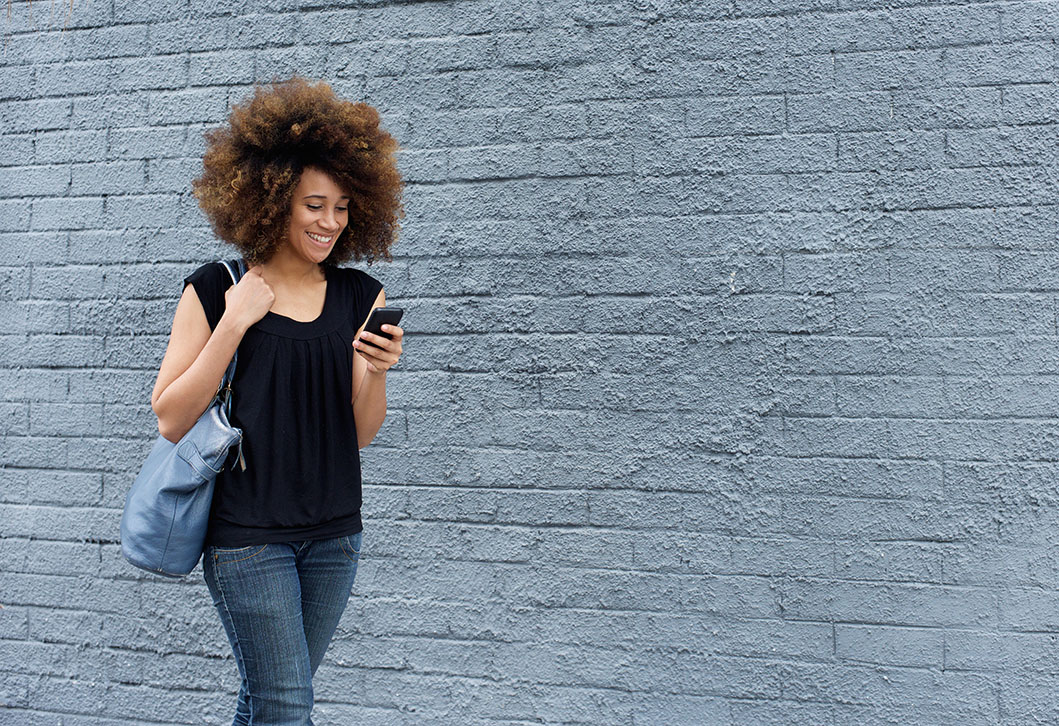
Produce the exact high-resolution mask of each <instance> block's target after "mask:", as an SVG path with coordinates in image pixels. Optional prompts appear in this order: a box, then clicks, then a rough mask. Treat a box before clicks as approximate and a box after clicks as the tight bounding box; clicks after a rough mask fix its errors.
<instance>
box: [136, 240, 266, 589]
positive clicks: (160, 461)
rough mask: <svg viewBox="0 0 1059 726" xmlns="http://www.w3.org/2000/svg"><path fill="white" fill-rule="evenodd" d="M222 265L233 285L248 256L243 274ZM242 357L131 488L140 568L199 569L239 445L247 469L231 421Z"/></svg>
mask: <svg viewBox="0 0 1059 726" xmlns="http://www.w3.org/2000/svg"><path fill="white" fill-rule="evenodd" d="M221 263H222V264H223V265H224V266H225V268H226V269H227V270H228V274H229V275H231V276H232V281H233V283H238V282H239V280H240V278H242V276H243V274H244V273H245V272H246V265H245V263H244V262H243V260H242V259H240V260H239V261H238V262H237V266H238V270H237V272H233V271H232V267H231V265H230V264H229V263H228V262H226V261H224V260H221ZM238 358H239V354H238V352H237V353H236V355H235V356H233V357H232V361H231V362H230V363H229V364H228V368H227V370H225V372H224V377H223V378H222V379H221V384H220V386H218V388H217V393H216V395H215V396H214V397H213V400H212V401H210V405H209V406H207V407H206V410H205V412H203V414H202V415H201V416H199V420H198V421H196V422H195V425H194V426H192V427H191V430H190V431H188V432H187V433H186V434H184V436H183V437H182V438H181V439H180V441H178V442H177V443H175V444H174V443H173V442H172V441H169V440H168V439H166V438H164V437H162V436H159V437H158V439H157V440H156V441H155V442H154V448H152V449H151V453H150V454H149V455H148V456H147V461H145V462H144V464H143V467H141V469H140V473H139V474H138V475H137V476H136V480H135V481H134V482H133V483H132V487H131V488H130V489H129V494H128V496H127V497H126V498H125V510H124V511H123V512H122V515H121V552H122V554H123V555H125V559H127V560H128V561H129V562H130V563H132V564H133V565H135V566H136V567H139V568H141V569H144V570H148V571H150V572H154V573H156V574H159V575H165V576H167V577H183V576H184V575H186V574H188V573H189V572H191V571H192V570H193V569H195V565H197V564H198V562H199V558H200V557H201V556H202V550H203V544H204V543H205V541H206V524H207V522H208V520H209V515H210V502H211V501H212V499H213V485H214V482H215V480H216V478H217V475H218V474H219V473H220V472H221V470H222V469H223V468H224V463H225V460H226V459H227V458H228V454H229V450H230V449H231V447H232V446H233V445H235V444H238V445H239V454H238V457H237V461H238V462H239V464H240V465H241V466H242V468H243V469H244V470H245V469H246V461H245V460H244V459H243V432H242V430H241V429H237V428H235V427H233V426H232V425H231V424H230V423H229V422H228V417H229V416H230V415H231V407H232V378H233V377H234V376H235V363H236V360H237V359H238ZM232 466H233V467H234V466H235V464H234V463H233V464H232Z"/></svg>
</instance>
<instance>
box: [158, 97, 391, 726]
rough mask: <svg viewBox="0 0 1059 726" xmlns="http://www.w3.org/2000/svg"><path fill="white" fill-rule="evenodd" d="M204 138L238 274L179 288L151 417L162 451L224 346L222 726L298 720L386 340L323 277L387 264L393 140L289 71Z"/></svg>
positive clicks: (364, 294)
mask: <svg viewBox="0 0 1059 726" xmlns="http://www.w3.org/2000/svg"><path fill="white" fill-rule="evenodd" d="M206 138H207V142H208V148H207V151H206V154H205V157H204V159H203V165H204V169H205V171H204V173H203V175H202V176H201V177H200V178H198V179H196V180H195V181H194V183H193V184H194V192H195V196H196V197H197V199H198V201H199V204H200V206H201V207H202V209H203V210H204V211H205V213H206V216H207V217H208V218H209V220H210V223H211V224H212V226H213V229H214V231H215V232H216V233H217V235H218V236H219V237H220V238H221V239H222V240H224V241H225V242H227V243H230V244H232V245H234V246H235V247H236V248H237V249H238V250H239V252H240V253H241V254H242V257H243V258H244V259H245V260H246V263H247V267H248V268H249V269H248V270H247V272H246V274H245V275H244V276H243V277H242V279H240V281H239V283H238V284H236V285H232V281H231V278H230V276H229V275H228V272H227V271H226V269H225V268H224V266H223V265H222V264H220V263H216V262H214V263H210V264H206V265H203V266H201V267H199V268H198V269H197V270H195V271H194V272H193V273H192V274H191V275H189V276H188V277H187V278H186V279H185V280H184V283H185V287H184V292H183V295H182V296H181V298H180V302H179V303H178V305H177V309H176V313H175V315H174V318H173V330H172V335H171V336H170V339H169V346H168V349H167V350H166V353H165V358H164V360H163V361H162V365H161V369H160V370H159V373H158V381H157V383H156V384H155V387H154V393H153V395H152V396H151V407H152V408H153V409H154V412H155V414H157V416H158V428H159V431H160V432H161V434H162V435H163V436H164V437H165V438H167V439H169V440H170V441H177V440H179V439H180V437H181V436H183V434H184V433H185V432H187V431H188V430H189V429H190V428H191V426H192V424H194V423H195V421H196V419H197V418H198V416H199V415H200V414H201V413H202V412H203V411H204V410H205V409H206V407H207V405H208V404H209V403H210V401H211V399H212V398H213V396H214V394H215V392H216V390H217V386H218V384H219V383H220V380H221V378H222V376H223V374H224V370H225V368H226V367H227V366H228V363H229V362H230V360H231V358H232V356H233V354H234V353H235V352H236V349H238V352H239V357H238V360H237V363H236V371H235V377H234V380H233V383H232V391H233V404H232V415H231V419H232V425H233V426H236V427H239V428H241V429H242V430H243V447H242V455H243V456H242V459H240V460H238V461H236V459H237V458H238V457H237V456H236V452H234V451H233V453H232V457H231V458H230V459H229V463H230V465H229V466H227V467H226V468H225V469H224V471H222V472H221V474H220V475H219V476H218V477H217V482H216V488H215V490H214V497H213V502H212V507H211V511H210V521H209V527H208V531H207V536H206V547H205V551H204V554H203V575H204V577H205V580H206V585H207V587H208V588H209V591H210V594H211V595H212V597H213V603H214V605H215V606H216V608H217V611H218V613H219V614H220V618H221V622H222V623H223V625H224V629H225V631H226V632H227V634H228V639H229V641H230V642H231V645H232V651H233V653H234V654H235V660H236V663H237V665H238V667H239V674H240V676H241V677H242V684H241V687H240V689H239V698H238V702H237V706H236V714H235V719H234V721H233V724H254V725H255V726H257V725H259V724H311V723H312V722H311V720H310V718H309V714H310V712H311V711H312V707H313V690H312V676H313V673H314V672H315V671H316V668H317V666H319V665H320V661H321V660H323V656H324V652H325V651H326V650H327V646H328V644H329V643H330V641H331V637H332V635H333V634H334V631H335V628H336V627H337V625H338V621H339V618H340V617H341V615H342V612H343V610H344V609H345V606H346V602H347V600H348V598H349V594H350V589H351V587H352V585H353V580H354V577H355V576H356V571H357V560H358V558H359V557H360V549H361V547H360V545H361V540H362V527H361V519H360V504H361V481H360V458H359V454H358V450H359V449H361V448H363V447H365V446H367V445H368V443H370V442H371V440H372V439H373V438H374V437H375V434H376V433H377V432H378V430H379V427H380V426H381V425H382V422H383V419H384V418H385V416H386V373H387V371H388V370H389V369H390V368H391V367H392V366H393V365H394V363H396V362H397V360H398V359H399V358H400V355H401V350H402V338H403V336H404V331H403V330H402V329H401V328H399V327H397V326H384V327H383V331H384V332H386V333H387V334H388V335H390V336H392V338H390V339H387V338H385V337H382V336H376V335H372V334H370V333H367V332H363V330H362V328H363V325H364V322H365V319H366V317H367V315H368V313H369V312H370V311H371V309H372V308H374V307H382V306H385V304H386V295H385V293H384V291H383V289H382V285H381V283H379V281H378V280H376V279H375V278H373V277H371V276H370V275H368V274H366V273H364V272H361V271H359V270H356V269H353V268H342V267H337V265H338V264H339V263H342V262H345V261H347V260H349V259H351V258H353V259H357V260H361V259H365V260H367V261H369V262H370V261H373V260H374V259H376V258H378V257H382V258H383V259H386V260H391V259H392V258H391V257H390V254H389V247H390V245H391V244H392V243H393V241H394V239H395V237H396V234H397V230H398V220H399V218H400V217H401V216H403V210H402V208H401V193H402V188H403V187H402V181H401V178H400V175H399V173H398V171H397V167H396V163H395V158H394V152H395V151H396V149H397V143H396V141H395V140H394V139H393V137H391V136H390V135H389V134H388V133H386V132H385V131H383V130H382V129H380V128H379V115H378V112H377V111H376V110H375V109H373V108H371V107H370V106H367V105H365V104H363V103H351V102H348V101H342V100H340V99H338V98H337V97H335V95H334V93H333V92H332V91H331V89H330V87H329V86H328V85H326V84H324V83H319V84H316V85H311V84H309V83H308V82H307V81H305V80H304V79H301V78H297V77H295V78H294V79H292V80H290V81H287V82H284V83H275V84H273V85H272V86H271V87H266V88H257V89H256V91H255V94H254V96H253V98H252V99H251V100H250V101H248V102H246V103H245V104H242V105H240V106H237V107H235V108H234V109H233V111H232V114H231V117H230V119H229V123H228V125H227V126H225V127H222V128H220V129H217V130H215V131H212V132H210V133H208V134H207V136H206ZM189 283H190V284H189ZM363 341H370V342H371V343H374V344H375V345H377V346H379V347H377V348H373V347H372V346H371V345H366V344H365V343H364V342H363ZM355 353H356V354H355ZM354 439H355V444H356V445H354ZM244 463H245V468H244V466H243V464H244Z"/></svg>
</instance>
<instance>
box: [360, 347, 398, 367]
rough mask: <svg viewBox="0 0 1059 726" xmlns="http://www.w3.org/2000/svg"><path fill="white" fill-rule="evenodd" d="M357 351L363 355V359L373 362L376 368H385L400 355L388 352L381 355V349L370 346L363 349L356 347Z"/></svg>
mask: <svg viewBox="0 0 1059 726" xmlns="http://www.w3.org/2000/svg"><path fill="white" fill-rule="evenodd" d="M357 352H358V353H360V354H361V355H362V356H364V360H366V361H368V362H370V363H373V364H374V365H375V366H376V367H377V368H380V369H382V370H385V369H387V368H389V367H390V366H392V365H393V364H394V363H396V362H397V359H398V358H399V357H400V356H397V355H393V354H389V355H383V354H382V352H381V351H378V350H372V349H371V348H370V346H369V347H368V348H365V349H363V350H362V349H360V348H358V349H357Z"/></svg>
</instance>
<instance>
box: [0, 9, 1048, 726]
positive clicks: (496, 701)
mask: <svg viewBox="0 0 1059 726" xmlns="http://www.w3.org/2000/svg"><path fill="white" fill-rule="evenodd" d="M2 22H4V23H5V25H4V31H5V40H4V43H5V47H4V55H3V58H2V68H0V124H2V126H0V604H2V606H3V607H2V609H0V706H2V710H0V724H3V725H4V726H44V725H45V724H47V725H49V726H53V725H56V724H62V725H63V726H127V725H129V724H143V723H151V724H158V725H165V726H171V725H175V724H226V723H228V722H229V721H230V719H231V713H232V711H233V709H234V693H235V688H236V684H237V676H236V668H235V664H234V661H233V660H232V658H231V656H230V654H229V647H228V644H227V641H226V639H225V637H224V635H223V632H222V629H221V626H220V623H219V620H218V619H217V618H216V616H215V614H214V612H213V610H212V606H211V605H210V602H209V596H208V594H207V592H206V588H205V585H204V583H203V582H202V575H201V570H196V572H195V573H193V575H192V576H190V577H189V578H187V580H186V581H183V582H177V583H173V582H163V581H159V580H157V579H154V578H152V577H149V576H141V575H140V574H139V573H138V571H136V570H134V569H133V568H132V567H130V566H128V565H126V564H125V563H124V562H123V560H122V559H121V556H120V552H119V547H118V543H117V535H118V521H119V518H120V508H121V505H122V503H123V501H124V496H125V492H126V491H127V488H128V486H129V484H130V483H131V480H132V477H133V476H134V474H135V471H136V469H137V468H138V465H139V462H140V461H142V459H143V457H144V456H145V454H146V452H147V451H148V449H149V447H150V444H151V441H152V440H153V437H154V435H155V428H154V426H155V421H154V418H153V415H152V413H151V410H150V406H149V398H150V392H151V388H152V386H153V383H154V376H155V373H156V370H157V366H158V364H159V362H160V360H161V356H162V354H163V352H164V349H165V344H166V340H167V336H168V331H169V324H170V322H171V319H172V314H173V310H174V308H175V304H176V300H177V298H178V297H179V294H180V279H181V278H182V277H183V276H184V275H186V274H187V273H188V272H190V271H191V270H193V269H194V268H195V267H197V266H198V265H199V264H201V263H202V262H204V261H207V260H211V259H216V258H218V257H220V256H221V255H222V254H224V253H225V250H224V249H222V248H221V246H220V245H219V244H218V243H217V242H216V240H214V239H213V238H212V236H211V234H210V231H209V229H208V227H207V225H206V224H205V221H204V219H203V217H202V215H201V214H200V212H199V211H198V209H197V206H196V204H195V201H194V199H193V198H192V197H191V195H190V180H191V179H192V178H193V177H194V176H195V175H196V174H197V172H198V168H199V164H200V161H199V160H200V155H201V152H202V150H203V139H202V132H203V131H204V130H205V129H208V128H210V127H213V126H215V125H217V124H218V123H220V122H221V121H222V120H223V119H224V118H225V116H226V113H227V110H228V109H229V107H230V105H231V104H232V103H234V102H237V101H240V100H242V99H244V98H246V97H247V96H248V94H249V89H250V87H251V85H252V84H253V83H254V82H255V81H267V80H270V79H272V78H274V77H282V76H284V75H286V74H288V73H290V72H291V71H295V70H296V71H300V72H302V73H304V74H306V75H309V76H312V77H320V78H325V79H327V80H329V81H331V82H332V84H333V85H334V87H335V88H336V90H338V91H339V92H340V93H342V94H343V95H346V96H347V97H350V98H356V99H363V100H366V101H368V102H370V103H372V104H374V105H376V106H377V107H378V108H379V109H380V111H381V112H382V114H383V117H384V120H385V123H386V125H387V127H388V128H389V129H390V130H391V131H392V132H393V133H394V134H395V135H396V136H397V137H398V138H399V139H400V140H401V142H402V143H403V145H404V149H403V151H402V152H401V156H400V160H401V165H402V168H403V169H404V171H405V173H406V175H407V180H408V193H407V209H408V216H407V218H406V223H405V226H404V230H403V234H402V237H401V240H400V242H399V244H398V245H397V246H396V247H395V250H394V251H395V253H397V255H398V258H397V260H396V261H395V262H394V263H393V264H388V265H387V264H382V265H376V266H375V267H373V268H372V272H373V274H375V275H376V276H378V277H379V278H380V279H382V280H383V282H384V283H385V285H386V289H387V293H388V298H389V299H390V300H391V301H392V303H393V304H399V305H401V306H403V307H405V308H406V310H407V317H406V321H407V330H408V338H407V340H406V353H405V356H404V357H403V359H402V362H401V365H400V366H399V368H398V369H396V370H395V371H394V373H393V374H392V375H391V377H390V381H391V382H390V391H391V412H390V415H389V418H388V419H387V422H386V424H385V426H384V428H383V430H382V432H381V433H380V436H379V438H378V439H377V440H376V442H375V443H374V444H373V445H372V446H371V447H370V448H369V449H367V450H366V451H365V460H364V476H365V479H366V482H367V484H366V490H365V511H364V515H365V521H366V529H365V535H364V548H365V550H364V559H363V560H362V561H361V564H360V571H359V574H358V580H357V583H356V585H355V588H354V594H353V598H352V599H351V601H350V605H349V609H348V611H347V613H346V615H345V617H344V619H343V621H342V624H341V626H340V630H339V633H338V634H337V636H336V639H335V642H334V644H333V646H332V649H331V651H330V652H329V655H328V659H327V661H326V662H325V664H324V665H323V667H322V668H321V671H320V673H319V675H318V679H317V697H318V706H317V710H316V713H315V718H316V722H317V723H318V724H358V723H371V724H376V725H382V726H386V725H389V724H453V725H459V726H467V725H482V726H485V725H489V726H501V725H503V726H528V725H529V724H542V723H543V724H567V725H573V724H616V725H621V726H656V725H660V724H661V725H665V724H689V725H690V724H718V725H722V726H723V725H726V724H733V725H740V726H742V725H746V724H783V725H784V726H788V725H791V724H799V725H802V724H804V725H807V726H810V725H811V726H817V725H823V726H847V725H852V724H857V725H863V724H900V725H902V726H906V725H908V724H938V725H941V724H961V726H978V725H986V724H1005V725H1011V726H1015V725H1018V726H1022V725H1024V724H1034V723H1040V724H1045V723H1048V724H1051V723H1056V722H1057V721H1059V643H1057V637H1059V549H1057V547H1056V545H1057V543H1059V506H1057V505H1059V490H1057V487H1056V479H1057V477H1059V463H1057V462H1059V422H1057V420H1056V417H1055V411H1056V409H1057V406H1059V355H1057V352H1059V351H1057V343H1059V332H1057V318H1059V265H1056V264H1055V263H1056V251H1057V239H1059V236H1057V219H1059V207H1057V205H1056V199H1057V198H1059V173H1057V170H1059V166H1057V163H1056V162H1057V153H1056V144H1057V141H1059V95H1057V86H1056V62H1057V50H1056V45H1055V41H1056V38H1057V37H1059V3H1055V2H1000V3H981V2H954V3H951V4H941V3H933V2H930V3H927V2H904V1H902V0H891V1H890V2H885V3H883V2H875V1H874V0H725V1H723V2H694V3H693V2H675V1H665V0H655V1H652V0H625V1H621V0H614V1H611V2H559V1H553V0H519V1H518V2H514V1H506V0H483V1H482V2H411V1H408V0H404V1H399V0H394V1H391V2H371V1H367V0H365V1H363V2H349V1H343V0H334V1H333V2H332V1H330V0H300V1H299V0H224V1H223V2H222V1H221V0H140V1H139V2H135V3H133V2H121V1H120V0H76V1H75V2H73V5H72V7H71V6H70V5H68V4H66V3H65V2H59V3H58V4H55V3H45V2H42V1H41V0H38V2H34V3H32V4H29V3H26V2H14V3H12V5H11V14H10V17H7V16H6V15H5V16H4V17H3V19H2ZM64 23H65V24H66V28H65V30H61V28H62V26H63V24H64Z"/></svg>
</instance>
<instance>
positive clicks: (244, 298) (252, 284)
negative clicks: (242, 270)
mask: <svg viewBox="0 0 1059 726" xmlns="http://www.w3.org/2000/svg"><path fill="white" fill-rule="evenodd" d="M275 300H276V293H274V292H272V287H271V286H270V285H269V284H268V283H267V282H265V278H264V277H262V276H261V265H254V266H253V267H251V268H250V269H249V270H247V271H246V274H244V275H243V276H242V277H241V278H240V279H239V282H238V283H237V284H235V285H230V286H229V287H228V289H227V290H225V291H224V316H225V317H227V316H231V319H232V322H233V323H234V324H235V325H236V326H238V327H239V328H240V329H241V330H246V329H247V328H249V327H250V326H251V325H253V324H254V323H256V322H257V321H258V320H260V319H261V318H263V317H265V313H267V312H268V311H269V310H270V309H271V308H272V303H273V302H275Z"/></svg>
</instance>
